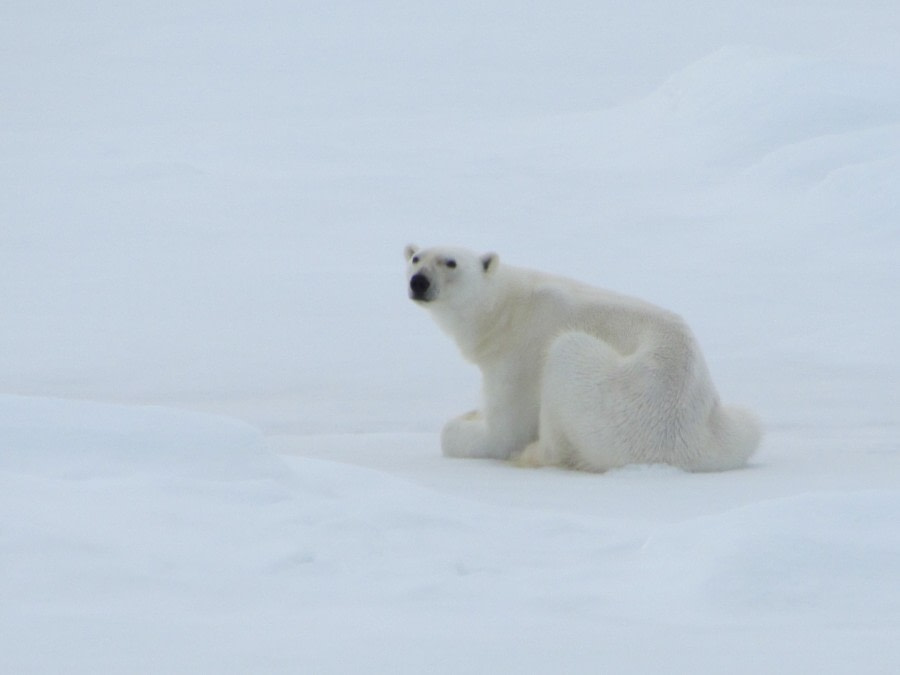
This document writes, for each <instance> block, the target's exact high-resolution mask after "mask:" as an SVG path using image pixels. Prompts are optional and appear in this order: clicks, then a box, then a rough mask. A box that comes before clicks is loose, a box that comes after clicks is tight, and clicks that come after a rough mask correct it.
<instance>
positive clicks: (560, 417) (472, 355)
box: [406, 246, 761, 471]
mask: <svg viewBox="0 0 900 675" xmlns="http://www.w3.org/2000/svg"><path fill="white" fill-rule="evenodd" d="M406 257H407V263H408V269H407V281H408V282H409V289H410V290H409V293H410V297H413V299H414V300H416V301H417V302H418V303H419V304H421V305H423V306H424V307H425V308H426V309H428V310H429V311H430V312H431V314H432V316H433V317H434V318H435V320H436V321H437V322H438V324H439V325H440V326H441V327H442V328H443V329H444V330H445V331H446V332H447V333H449V334H450V336H451V337H452V338H453V339H454V340H455V341H456V343H457V345H458V346H459V348H460V350H461V351H462V353H463V355H464V356H465V357H466V358H467V359H468V360H470V361H472V362H473V363H475V364H476V365H477V366H478V367H479V368H480V369H481V372H482V376H483V385H484V406H483V408H482V410H477V411H472V412H470V413H466V414H465V415H462V416H460V417H457V418H455V419H453V420H450V422H448V423H447V424H446V426H445V427H444V430H443V432H442V434H441V445H442V449H443V452H444V454H445V455H448V456H453V457H493V458H497V459H507V458H512V459H515V460H517V461H518V463H519V464H521V465H523V466H542V465H557V466H567V467H573V468H579V469H585V470H590V471H604V470H606V469H610V468H613V467H618V466H623V465H625V464H632V463H667V464H672V465H674V466H678V467H682V468H684V469H688V470H691V471H718V470H723V469H731V468H736V467H739V466H742V465H743V464H745V463H746V461H747V458H748V457H749V456H750V455H751V454H752V453H753V451H754V450H755V449H756V447H757V445H758V444H759V440H760V437H761V429H760V424H759V422H758V420H757V419H756V417H755V416H754V415H752V414H751V413H749V412H746V411H744V410H742V409H739V408H732V407H726V406H723V405H721V404H720V403H719V397H718V395H717V394H716V391H715V388H714V386H713V383H712V381H711V379H710V376H709V372H708V371H707V368H706V364H705V362H704V360H703V356H702V354H701V353H700V350H699V348H698V346H697V342H696V340H695V339H694V336H693V334H692V333H691V331H690V329H689V328H688V327H687V325H685V323H684V321H683V320H682V319H681V318H680V317H679V316H677V315H675V314H673V313H671V312H668V311H666V310H663V309H660V308H658V307H655V306H653V305H651V304H649V303H646V302H643V301H640V300H636V299H634V298H629V297H626V296H622V295H618V294H615V293H611V292H608V291H603V290H599V289H595V288H591V287H589V286H586V285H583V284H580V283H578V282H575V281H571V280H569V279H564V278H561V277H555V276H550V275H547V274H542V273H540V272H535V271H532V270H527V269H521V268H517V267H511V266H508V265H501V264H500V261H499V259H498V257H497V256H496V255H495V254H488V255H484V256H481V255H477V254H475V253H472V252H471V251H467V250H464V249H459V248H434V249H427V250H418V249H416V248H415V247H413V246H408V247H407V248H406Z"/></svg>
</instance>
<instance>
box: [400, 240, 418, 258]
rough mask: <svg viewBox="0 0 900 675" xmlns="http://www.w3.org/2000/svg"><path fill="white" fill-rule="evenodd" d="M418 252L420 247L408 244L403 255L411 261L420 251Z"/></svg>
mask: <svg viewBox="0 0 900 675" xmlns="http://www.w3.org/2000/svg"><path fill="white" fill-rule="evenodd" d="M418 250H419V247H418V246H416V245H415V244H407V246H406V248H405V249H403V255H405V256H406V259H407V260H409V259H410V258H412V257H413V256H414V255H415V254H416V251H418Z"/></svg>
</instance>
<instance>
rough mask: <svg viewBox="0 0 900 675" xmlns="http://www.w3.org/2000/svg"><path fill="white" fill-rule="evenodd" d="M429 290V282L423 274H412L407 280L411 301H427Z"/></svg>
mask: <svg viewBox="0 0 900 675" xmlns="http://www.w3.org/2000/svg"><path fill="white" fill-rule="evenodd" d="M429 288H431V281H429V280H428V277H426V276H425V275H424V274H421V273H418V274H413V276H412V279H410V280H409V295H410V297H411V298H412V299H413V300H429V297H428V289H429Z"/></svg>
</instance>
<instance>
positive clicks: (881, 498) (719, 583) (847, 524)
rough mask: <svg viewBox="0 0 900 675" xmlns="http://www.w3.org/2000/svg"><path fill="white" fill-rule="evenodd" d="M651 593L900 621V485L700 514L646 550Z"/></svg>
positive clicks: (740, 608) (681, 603) (768, 610)
mask: <svg viewBox="0 0 900 675" xmlns="http://www.w3.org/2000/svg"><path fill="white" fill-rule="evenodd" d="M642 563H643V570H644V573H645V574H646V575H647V578H648V581H649V582H650V588H652V595H653V598H654V602H660V603H662V604H663V605H666V606H668V607H670V608H676V607H680V608H685V607H702V608H704V610H715V611H717V612H719V613H721V614H723V615H729V614H730V615H732V616H733V617H735V618H738V617H740V619H741V620H743V621H746V620H747V617H748V616H752V615H757V616H759V615H766V616H768V617H769V618H774V617H780V618H781V619H783V620H791V621H793V620H796V619H797V618H798V617H799V616H808V617H810V618H812V617H815V618H816V619H817V620H819V621H821V620H823V619H825V620H828V621H833V622H836V623H838V624H840V623H841V622H847V621H849V620H850V617H853V619H852V621H853V622H854V623H855V624H858V623H859V622H860V620H861V617H865V621H867V622H871V623H872V625H879V624H883V622H884V621H885V620H888V619H891V620H893V621H896V617H897V616H898V612H900V597H898V596H897V594H896V593H894V592H886V591H887V589H891V588H892V587H893V586H894V580H895V578H896V572H897V569H900V492H894V491H861V492H850V493H815V494H802V495H798V496H793V497H789V498H783V499H775V500H769V501H764V502H760V503H758V504H753V505H749V506H746V507H743V508H740V509H735V510H732V511H728V512H726V513H723V514H719V515H714V516H708V517H703V518H697V519H694V520H690V521H687V522H684V523H681V524H679V525H676V526H673V527H670V528H667V529H665V530H662V531H661V532H659V533H657V534H654V535H653V536H652V537H650V539H649V540H648V541H647V543H646V544H645V545H644V547H643V550H642Z"/></svg>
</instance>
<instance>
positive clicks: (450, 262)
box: [447, 258, 456, 269]
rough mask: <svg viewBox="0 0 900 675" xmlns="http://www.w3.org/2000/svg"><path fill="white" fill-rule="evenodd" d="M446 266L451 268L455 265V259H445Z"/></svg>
mask: <svg viewBox="0 0 900 675" xmlns="http://www.w3.org/2000/svg"><path fill="white" fill-rule="evenodd" d="M447 267H449V268H451V269H452V268H454V267H456V261H455V260H453V258H451V259H450V260H448V261H447Z"/></svg>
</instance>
